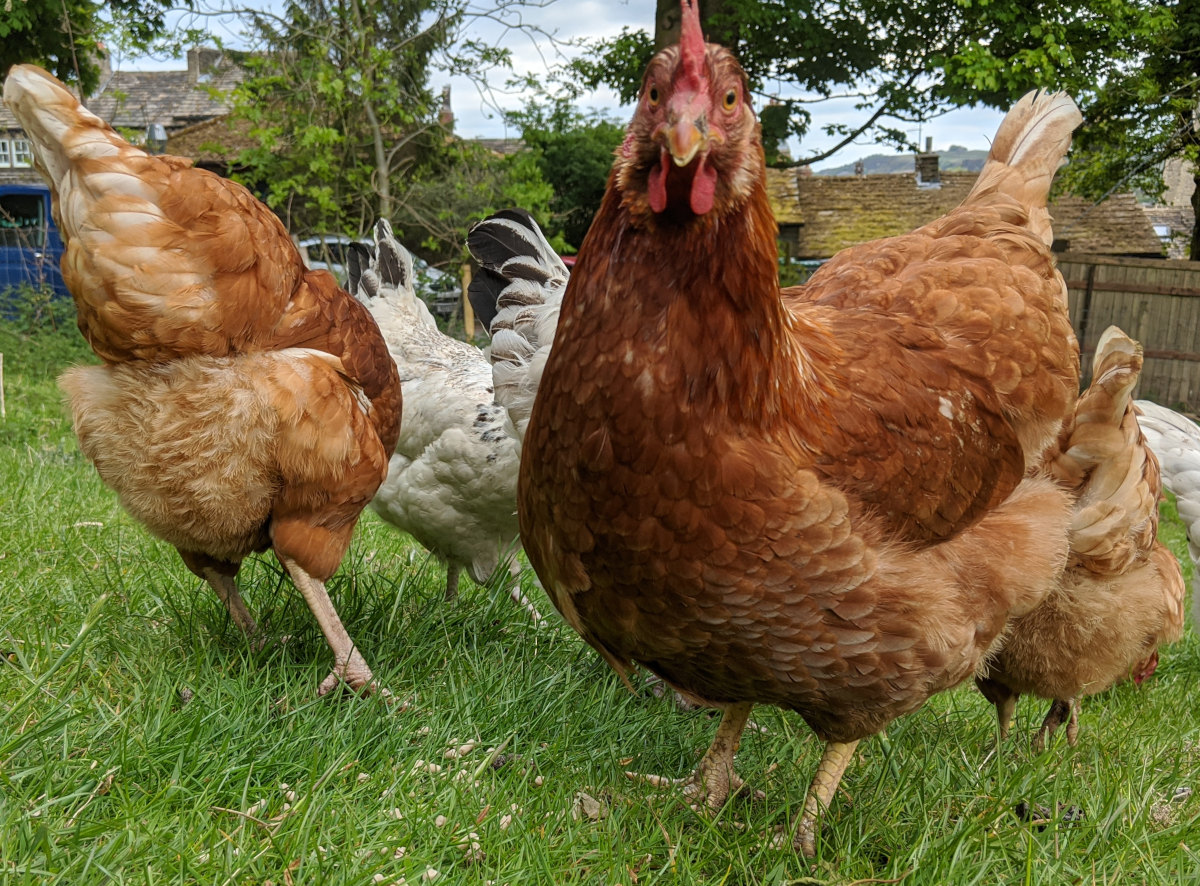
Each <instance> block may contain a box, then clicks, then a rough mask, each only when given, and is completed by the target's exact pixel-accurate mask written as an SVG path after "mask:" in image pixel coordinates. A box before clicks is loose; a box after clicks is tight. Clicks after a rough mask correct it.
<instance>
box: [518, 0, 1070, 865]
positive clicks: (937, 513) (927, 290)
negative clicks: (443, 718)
mask: <svg viewBox="0 0 1200 886" xmlns="http://www.w3.org/2000/svg"><path fill="white" fill-rule="evenodd" d="M681 5H682V24H681V38H680V42H679V44H678V45H675V46H671V47H668V48H666V49H664V50H663V51H661V52H659V53H658V54H657V55H656V56H655V57H654V59H653V60H652V61H651V62H650V65H649V67H648V69H647V71H646V74H645V77H644V80H643V84H642V88H641V92H640V96H639V100H638V104H637V108H636V110H635V112H634V116H633V120H632V122H631V123H630V125H629V127H628V129H627V133H626V137H625V140H624V142H623V143H622V145H621V147H620V148H619V149H618V150H617V152H616V159H615V162H614V166H613V171H612V173H611V175H610V178H609V182H608V187H607V191H606V194H605V197H604V200H603V203H602V205H601V208H600V210H599V212H598V213H597V216H596V218H595V220H594V221H593V223H592V226H591V229H590V231H589V232H588V235H587V237H586V239H585V240H584V242H583V244H582V247H581V249H580V251H579V255H578V258H577V261H576V264H575V267H574V269H573V270H572V272H571V276H570V279H569V281H568V282H567V286H566V291H565V294H564V296H563V300H562V304H561V309H560V315H559V320H558V324H557V328H556V329H555V331H554V341H553V346H552V347H551V348H550V350H549V354H548V356H547V357H546V361H545V366H544V370H543V372H542V375H541V379H540V382H539V384H538V389H537V396H536V399H535V400H534V403H533V409H532V414H531V415H530V417H529V423H528V428H527V431H526V434H525V439H524V446H523V451H522V459H521V474H520V481H519V485H518V513H519V517H520V524H521V537H522V541H523V543H524V545H525V550H526V553H527V554H528V557H529V560H530V563H531V564H532V565H533V567H534V568H535V570H536V571H537V573H538V576H539V577H540V579H541V582H542V584H543V586H544V588H545V589H546V591H547V593H548V594H549V596H550V598H551V600H552V601H553V602H554V604H555V606H556V607H557V608H558V609H559V611H560V612H561V613H562V615H563V616H564V618H565V619H566V620H567V622H568V623H569V624H571V625H572V626H573V627H574V628H575V629H576V630H577V631H578V632H579V634H580V635H581V636H582V637H583V639H584V640H585V641H587V642H588V643H589V644H590V645H591V646H593V647H594V648H595V649H596V650H597V651H598V652H599V653H600V654H601V655H602V656H603V657H604V658H605V659H606V660H607V661H608V662H609V663H610V664H611V665H612V666H613V667H614V668H616V669H617V670H618V671H619V672H620V673H621V674H622V675H624V674H625V673H626V671H627V670H628V668H629V667H630V666H631V665H632V664H633V663H635V662H636V663H639V664H641V665H643V666H645V667H646V668H648V669H649V670H651V671H653V672H654V673H655V674H657V675H658V676H660V677H661V678H663V679H664V680H665V681H666V682H667V683H668V684H669V685H671V686H672V687H673V688H674V689H676V690H677V691H679V692H681V693H684V694H685V695H686V696H688V697H690V698H692V699H694V700H697V701H699V702H701V703H704V704H707V705H709V706H713V707H719V708H722V709H723V710H724V716H723V718H722V721H721V724H720V726H719V727H718V729H717V734H716V737H715V738H714V740H713V743H712V745H711V746H710V747H709V750H708V752H707V753H706V754H705V755H704V758H703V759H702V760H701V761H700V764H699V767H698V768H697V770H696V771H695V772H694V773H693V775H692V776H691V777H690V779H689V780H688V783H687V785H686V789H687V790H689V792H690V793H691V794H692V796H694V797H695V798H697V799H702V800H703V801H704V802H706V803H707V804H708V805H710V806H714V807H715V806H719V805H720V804H721V803H723V802H724V800H725V799H726V797H727V796H728V795H729V794H730V792H731V791H732V790H736V789H737V788H738V787H739V785H740V780H739V779H738V778H737V776H736V774H735V773H734V770H733V760H734V754H735V752H736V750H737V747H738V743H739V741H740V737H741V733H742V730H743V728H744V726H745V724H746V721H747V719H748V717H749V715H750V711H751V708H752V707H753V705H754V704H756V703H766V704H774V705H777V706H780V707H783V708H787V709H789V710H793V711H796V712H797V713H799V714H800V715H801V716H802V717H803V718H804V719H805V721H806V722H807V723H808V724H809V726H810V727H811V728H812V729H813V730H814V732H816V734H817V735H818V737H819V738H820V739H821V740H822V741H823V742H824V743H825V752H824V755H823V758H822V760H821V763H820V765H819V767H818V770H817V773H816V776H815V777H814V779H813V782H812V785H811V787H810V789H809V792H808V796H807V798H806V801H805V804H804V809H803V812H802V813H801V815H800V816H799V819H798V821H797V823H796V825H795V834H794V845H795V846H796V848H797V849H798V850H799V851H801V852H802V853H804V854H805V855H810V856H811V855H813V854H815V851H816V843H817V839H816V838H817V833H818V821H819V819H820V816H821V815H822V814H823V813H824V811H825V810H826V809H827V808H828V806H829V804H830V802H831V800H832V798H833V796H834V793H835V792H836V789H837V786H838V783H839V782H840V780H841V777H842V775H843V773H844V771H845V769H846V766H847V764H848V762H849V761H850V759H851V757H852V755H853V753H854V749H855V747H856V745H857V744H858V742H859V741H860V740H861V739H863V738H865V737H867V736H870V735H872V734H874V733H876V732H878V731H880V730H881V729H883V728H884V727H885V726H886V725H887V724H888V723H889V722H891V720H893V719H894V718H896V717H898V716H900V715H902V714H905V713H908V712H910V711H913V710H915V709H916V708H918V707H920V706H921V705H922V704H923V703H924V702H925V701H926V700H927V699H928V698H929V697H930V696H931V695H932V694H934V693H936V692H939V691H942V690H944V689H948V688H950V687H952V686H955V685H957V684H958V683H960V682H962V681H964V680H966V679H967V678H969V677H972V676H973V675H974V674H975V673H976V670H977V669H978V668H979V667H980V665H981V664H982V663H983V661H984V660H985V659H986V657H987V656H988V655H989V654H990V653H991V652H993V651H994V650H995V648H996V645H997V643H998V641H999V640H1000V639H1001V638H1002V636H1003V632H1004V629H1005V626H1006V625H1007V623H1008V622H1009V620H1010V619H1013V618H1016V617H1019V616H1021V615H1024V614H1026V613H1028V612H1030V611H1032V610H1033V609H1034V608H1035V607H1037V606H1038V605H1039V604H1040V603H1041V602H1042V601H1043V600H1044V599H1045V597H1046V595H1047V594H1048V593H1049V592H1050V591H1051V590H1052V589H1053V588H1054V587H1055V586H1056V584H1057V582H1058V578H1059V576H1060V575H1061V573H1062V570H1063V569H1064V567H1065V566H1066V562H1067V556H1068V551H1069V542H1068V527H1069V525H1070V522H1071V515H1072V509H1073V499H1072V497H1071V495H1070V494H1069V492H1068V491H1067V490H1065V489H1063V488H1061V487H1060V486H1059V485H1058V484H1057V483H1055V482H1054V481H1053V480H1051V479H1048V478H1045V477H1039V476H1031V475H1030V473H1031V472H1033V471H1035V470H1036V469H1037V468H1038V467H1039V466H1040V465H1041V464H1042V461H1043V459H1044V457H1045V453H1046V452H1047V450H1048V449H1049V448H1050V447H1052V446H1053V445H1054V444H1055V442H1056V440H1057V439H1058V435H1059V432H1060V430H1061V428H1062V426H1063V424H1064V422H1066V421H1067V420H1069V419H1070V417H1071V416H1072V415H1073V414H1074V405H1075V400H1076V398H1077V391H1078V372H1079V368H1078V348H1077V345H1076V343H1075V339H1074V335H1073V333H1072V331H1071V325H1070V322H1069V319H1068V316H1067V306H1066V287H1065V285H1064V283H1063V280H1062V278H1061V276H1060V275H1059V274H1058V272H1057V270H1056V268H1055V265H1054V260H1053V257H1052V256H1051V254H1050V248H1049V247H1050V243H1051V240H1052V237H1053V234H1052V231H1051V226H1050V219H1049V215H1048V213H1047V211H1046V197H1047V193H1048V190H1049V187H1050V182H1051V180H1052V178H1053V176H1054V172H1055V170H1056V169H1057V168H1058V166H1059V164H1060V163H1061V161H1062V159H1063V157H1064V155H1065V153H1066V150H1067V147H1068V145H1069V142H1070V137H1071V132H1072V131H1073V130H1074V128H1075V127H1076V126H1077V125H1078V123H1079V122H1080V119H1081V118H1080V114H1079V111H1078V109H1077V108H1076V106H1075V104H1074V102H1073V101H1072V100H1071V99H1070V98H1069V97H1067V96H1065V95H1059V94H1052V95H1047V94H1031V95H1029V96H1026V97H1025V98H1024V99H1022V100H1021V101H1020V102H1019V103H1018V104H1017V105H1016V106H1015V107H1014V108H1013V109H1012V110H1011V111H1010V112H1009V114H1008V116H1007V117H1006V118H1005V121H1004V122H1003V124H1002V125H1001V127H1000V130H999V131H998V132H997V134H996V138H995V141H994V142H993V146H992V150H991V152H990V155H989V159H988V162H987V164H986V166H985V168H984V170H983V171H982V173H981V174H980V178H979V180H978V182H977V183H976V185H975V187H974V189H973V190H972V192H971V194H970V195H969V196H968V197H967V199H966V201H965V202H964V203H963V205H962V206H961V207H959V208H958V209H956V210H954V211H953V212H951V213H949V214H948V215H947V216H945V217H943V218H941V219H939V220H937V221H934V222H932V223H930V224H928V225H926V226H924V227H923V228H920V229H918V230H916V231H914V232H913V233H911V234H908V235H905V236H902V237H896V238H891V239H888V240H882V241H876V242H873V243H869V244H864V245H862V246H858V247H855V248H852V249H849V250H846V251H844V252H843V253H841V254H839V255H838V256H837V257H835V258H834V259H833V260H831V261H830V262H828V263H827V264H826V265H825V266H824V267H822V269H821V270H820V271H818V273H817V274H815V275H814V277H813V278H812V280H811V281H810V282H809V283H808V284H807V285H806V286H805V287H804V288H803V289H793V290H781V289H780V287H779V281H778V270H777V268H778V265H777V260H778V251H777V246H776V240H775V235H776V226H775V222H774V218H773V215H772V212H771V208H770V205H769V203H768V200H767V194H766V188H765V162H764V156H763V150H762V142H761V135H760V130H759V126H758V123H757V120H756V117H755V114H754V112H753V110H752V109H751V106H750V102H749V95H748V89H747V81H746V76H745V74H744V72H743V71H742V69H741V67H740V65H739V64H738V62H737V60H736V58H735V57H734V56H733V54H732V53H730V52H729V51H728V50H726V49H724V48H722V47H720V46H717V45H713V44H706V43H705V41H704V37H703V34H702V32H701V27H700V23H699V15H698V11H697V8H696V6H695V3H694V0H683V2H682V4H681Z"/></svg>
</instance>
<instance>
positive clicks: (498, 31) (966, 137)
mask: <svg viewBox="0 0 1200 886" xmlns="http://www.w3.org/2000/svg"><path fill="white" fill-rule="evenodd" d="M209 2H210V3H212V2H214V0H209ZM216 2H220V0H216ZM245 5H254V4H253V3H249V4H245ZM260 5H261V6H271V5H274V4H272V3H271V2H270V0H266V2H263V3H261V4H260ZM210 8H211V7H210ZM653 15H654V3H653V0H607V2H604V0H553V2H548V3H545V5H544V6H541V7H527V8H525V9H524V10H523V11H522V16H523V18H524V20H525V21H526V22H529V23H531V24H534V25H537V26H538V27H539V28H540V29H542V30H543V31H545V32H547V33H549V34H552V35H554V37H555V38H556V40H557V41H560V42H561V43H567V42H569V41H571V40H573V39H578V38H583V37H587V38H595V37H608V36H613V35H615V34H618V33H620V31H621V29H622V28H623V27H630V28H639V27H640V28H650V27H652V25H653ZM176 21H178V22H179V23H181V24H182V23H183V18H182V16H181V15H179V14H177V17H176ZM188 23H189V24H192V25H193V26H197V27H207V28H208V29H209V30H211V31H213V32H214V33H217V34H219V35H220V36H221V39H222V40H224V41H226V43H227V44H229V45H233V46H244V45H245V44H244V41H243V40H242V38H241V36H240V33H239V27H238V24H237V21H236V19H233V18H231V17H220V16H206V17H204V18H196V19H193V20H192V21H190V22H188ZM470 34H471V36H473V37H476V38H478V39H483V40H486V41H488V42H490V43H492V44H494V45H499V46H504V47H506V48H507V49H509V50H510V51H511V53H512V57H513V66H514V68H515V70H516V72H517V73H520V74H526V73H530V74H533V75H535V76H538V77H541V76H543V75H544V74H545V73H546V71H547V70H548V68H549V67H551V66H553V65H554V64H555V63H557V62H561V60H562V58H563V53H564V52H565V51H570V50H569V49H568V48H565V47H563V46H561V45H559V43H556V42H555V41H552V40H549V39H545V38H540V37H531V36H530V34H528V33H524V32H522V31H519V30H506V29H504V28H503V27H500V26H499V25H496V24H495V23H490V22H486V21H480V22H479V23H478V24H475V25H473V26H472V29H471V31H470ZM114 63H115V65H114V66H116V67H121V68H125V69H127V70H146V69H159V70H163V69H172V68H178V67H182V62H179V61H172V60H165V59H150V58H132V59H114ZM505 79H507V75H504V74H503V73H501V75H500V76H499V77H498V78H496V82H495V83H494V84H493V85H494V87H495V88H493V89H492V90H490V94H487V93H481V91H480V89H479V88H478V86H477V85H476V84H475V83H473V82H472V81H471V80H470V79H468V78H465V77H450V76H448V75H446V74H439V73H438V72H434V74H433V77H432V83H433V85H434V88H435V90H437V89H440V88H441V87H442V86H443V85H447V84H449V85H450V87H451V104H452V105H453V108H454V114H455V129H456V131H457V132H458V133H459V134H460V135H462V136H465V137H467V138H475V137H484V138H502V137H505V136H516V135H518V134H519V133H516V132H511V131H506V129H505V127H504V121H503V119H502V117H501V115H500V114H499V113H497V111H496V110H495V108H496V106H499V107H501V108H518V107H520V105H521V97H520V96H519V95H511V94H505V92H504V90H503V81H504V80H505ZM582 104H583V106H584V107H586V108H596V109H600V110H604V111H606V112H607V113H608V114H609V115H610V116H612V117H613V118H615V119H617V120H620V121H622V122H624V121H625V120H627V119H628V118H629V116H630V114H631V113H632V108H630V107H622V106H620V105H619V103H618V102H617V98H616V96H615V94H613V93H611V92H598V93H594V94H591V95H589V96H587V97H585V98H584V99H583V101H582ZM812 110H813V130H814V131H813V132H811V133H810V134H809V135H808V136H807V137H806V139H805V141H804V142H803V143H802V144H798V145H794V146H793V153H794V154H795V155H796V156H803V155H811V154H813V153H815V152H817V151H819V150H823V149H825V148H827V147H829V146H831V145H832V144H834V143H835V140H834V139H832V138H830V137H828V136H826V135H824V134H823V133H821V132H820V131H819V128H820V126H821V124H822V123H827V122H846V123H854V122H856V121H859V120H861V119H862V116H861V112H855V111H854V109H853V101H852V100H849V99H847V100H842V101H840V102H838V101H830V102H823V103H820V104H817V105H813V106H812ZM1002 116H1003V115H1002V114H1001V113H1000V112H998V111H994V110H991V109H987V108H974V109H970V108H967V109H962V110H958V111H954V112H952V113H950V114H946V115H944V116H942V117H939V118H938V119H936V120H932V121H929V122H927V123H925V124H924V126H923V127H922V129H921V131H920V142H919V143H920V144H921V145H924V143H925V138H926V137H932V139H933V148H934V150H945V149H946V148H948V147H950V146H951V145H962V146H964V147H967V148H987V147H988V144H989V140H990V138H991V137H992V135H993V134H994V133H995V131H996V127H997V126H998V125H999V123H1000V119H1001V117H1002ZM911 135H912V137H913V138H914V139H916V138H917V136H918V133H917V132H916V131H915V127H914V131H913V132H912V133H911ZM891 150H892V149H890V148H882V147H879V146H876V145H872V144H866V143H864V144H858V145H852V146H850V147H847V148H844V149H842V150H841V151H840V152H838V153H837V154H836V155H834V156H833V157H832V158H830V159H829V160H826V161H824V162H822V163H819V164H818V165H817V168H818V169H819V168H821V167H824V166H839V165H843V164H846V163H850V162H853V161H854V160H856V159H858V158H859V157H863V156H866V155H867V154H871V153H878V152H881V151H889V152H890V151H891Z"/></svg>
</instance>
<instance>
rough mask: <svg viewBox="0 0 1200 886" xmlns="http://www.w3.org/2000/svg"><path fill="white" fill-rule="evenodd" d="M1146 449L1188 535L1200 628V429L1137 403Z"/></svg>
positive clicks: (1163, 410)
mask: <svg viewBox="0 0 1200 886" xmlns="http://www.w3.org/2000/svg"><path fill="white" fill-rule="evenodd" d="M1134 405H1135V406H1137V410H1138V425H1139V426H1140V427H1141V429H1142V434H1143V435H1144V436H1145V438H1146V445H1147V446H1149V447H1150V451H1151V452H1153V453H1154V455H1155V457H1156V458H1157V459H1158V466H1159V469H1160V472H1161V474H1162V485H1163V486H1164V487H1166V489H1167V491H1168V492H1170V493H1171V494H1172V495H1174V496H1175V509H1176V511H1177V512H1178V513H1179V519H1180V520H1182V521H1183V526H1184V529H1185V530H1186V531H1187V543H1188V555H1189V556H1190V557H1191V560H1192V620H1193V621H1194V623H1195V624H1197V625H1200V594H1197V593H1196V584H1197V576H1200V426H1198V425H1197V424H1196V423H1195V422H1194V421H1192V420H1191V419H1190V418H1188V417H1187V416H1186V415H1181V414H1180V413H1178V412H1176V411H1175V410H1174V409H1169V408H1167V407H1166V406H1162V405H1160V404H1158V403H1154V402H1152V401H1150V400H1137V401H1135V402H1134Z"/></svg>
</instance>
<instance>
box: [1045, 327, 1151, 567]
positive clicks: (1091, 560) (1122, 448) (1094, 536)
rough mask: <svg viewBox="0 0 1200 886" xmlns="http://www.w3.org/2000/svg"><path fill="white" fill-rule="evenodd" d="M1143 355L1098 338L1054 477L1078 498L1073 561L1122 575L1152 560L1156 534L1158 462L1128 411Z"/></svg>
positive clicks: (1109, 336)
mask: <svg viewBox="0 0 1200 886" xmlns="http://www.w3.org/2000/svg"><path fill="white" fill-rule="evenodd" d="M1141 369H1142V347H1141V345H1139V344H1138V343H1137V342H1135V341H1133V339H1131V338H1129V336H1127V335H1125V333H1123V332H1122V331H1121V330H1120V329H1118V328H1117V327H1115V326H1110V327H1109V328H1108V329H1107V330H1105V332H1104V334H1103V335H1102V336H1101V337H1100V341H1099V343H1098V344H1097V346H1096V355H1095V359H1094V361H1093V376H1092V383H1091V385H1090V386H1089V387H1088V389H1087V390H1086V391H1084V393H1083V394H1082V395H1081V396H1080V398H1079V402H1078V404H1077V405H1076V407H1075V415H1074V419H1073V424H1072V425H1071V426H1070V427H1069V428H1068V429H1067V430H1066V431H1065V432H1064V434H1065V436H1064V441H1065V442H1064V445H1063V447H1062V452H1061V454H1060V455H1059V456H1058V457H1057V458H1056V459H1055V461H1054V464H1053V466H1052V469H1053V471H1054V473H1055V474H1056V475H1057V476H1058V478H1059V479H1060V480H1061V481H1063V482H1065V483H1066V484H1068V485H1069V486H1073V487H1074V489H1075V492H1076V505H1075V514H1074V516H1073V518H1072V521H1071V554H1072V559H1073V560H1074V561H1075V562H1077V563H1080V564H1081V565H1083V566H1084V567H1085V568H1086V569H1088V570H1089V571H1091V572H1093V573H1096V574H1100V575H1105V574H1107V575H1119V574H1123V573H1124V572H1125V571H1127V570H1128V569H1129V568H1130V567H1131V566H1132V565H1133V564H1134V563H1135V562H1138V561H1142V560H1144V559H1145V558H1146V557H1147V556H1149V554H1150V551H1151V549H1152V547H1153V545H1154V542H1155V538H1156V537H1157V532H1158V496H1159V493H1160V491H1161V484H1160V479H1159V470H1158V462H1157V461H1156V460H1155V458H1154V456H1153V454H1152V453H1151V452H1150V450H1149V449H1148V448H1147V446H1146V444H1145V440H1144V439H1143V437H1142V432H1141V429H1140V427H1139V426H1138V422H1137V416H1136V411H1135V409H1134V405H1133V389H1134V386H1135V385H1136V384H1137V382H1138V377H1139V376H1140V374H1141Z"/></svg>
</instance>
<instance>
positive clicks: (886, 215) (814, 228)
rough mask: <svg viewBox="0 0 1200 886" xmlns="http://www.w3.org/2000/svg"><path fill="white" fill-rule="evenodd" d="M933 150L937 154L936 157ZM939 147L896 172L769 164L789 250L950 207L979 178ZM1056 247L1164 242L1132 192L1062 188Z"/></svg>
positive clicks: (820, 246)
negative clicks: (1082, 192)
mask: <svg viewBox="0 0 1200 886" xmlns="http://www.w3.org/2000/svg"><path fill="white" fill-rule="evenodd" d="M931 158H932V159H931ZM936 159H937V155H936V154H933V155H930V154H921V155H918V160H919V164H920V172H914V173H913V174H905V175H900V174H892V175H839V176H832V175H830V176H825V175H813V174H812V173H811V172H810V171H809V170H807V169H805V168H803V167H801V168H799V169H770V170H768V171H767V191H768V195H769V197H770V200H771V206H772V209H773V210H774V212H775V218H776V221H777V222H778V223H779V236H780V245H781V250H782V251H783V253H784V254H785V255H787V256H789V257H790V258H793V259H801V260H813V259H824V258H829V257H830V256H832V255H834V254H835V253H837V252H838V251H839V250H842V249H844V248H846V247H847V246H853V245H855V244H858V243H865V242H867V241H868V240H874V239H877V238H879V237H891V236H895V235H897V234H903V233H906V232H908V231H911V230H912V229H913V228H916V227H919V226H921V225H923V224H925V223H926V222H929V221H932V220H933V219H935V218H938V217H939V216H941V215H944V214H945V213H947V212H949V211H950V210H952V209H953V208H955V207H956V206H958V205H959V204H960V203H962V201H963V199H964V198H965V197H966V196H967V193H968V192H969V191H970V190H971V186H972V185H974V183H975V179H976V178H977V174H976V173H974V172H940V173H939V172H938V169H937V163H936ZM1050 214H1051V216H1052V217H1053V218H1054V234H1055V243H1054V248H1055V250H1056V251H1059V252H1066V251H1072V252H1088V253H1094V254H1101V255H1127V256H1139V257H1151V258H1161V257H1162V255H1163V250H1162V242H1161V240H1160V239H1159V238H1158V236H1157V235H1156V234H1155V232H1154V228H1153V226H1152V225H1151V224H1150V222H1149V221H1148V220H1147V218H1146V215H1145V213H1144V212H1143V211H1142V207H1140V206H1139V205H1138V203H1137V201H1136V200H1135V199H1134V197H1133V195H1132V194H1116V195H1113V196H1112V197H1110V198H1108V199H1107V200H1105V201H1104V202H1103V203H1101V204H1099V205H1097V206H1094V205H1092V204H1091V203H1090V202H1089V201H1087V200H1084V199H1082V198H1079V197H1071V196H1062V197H1060V198H1058V199H1057V200H1055V201H1054V202H1053V203H1052V204H1051V206H1050Z"/></svg>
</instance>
